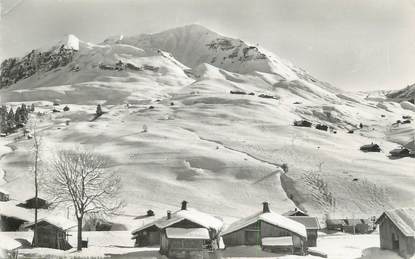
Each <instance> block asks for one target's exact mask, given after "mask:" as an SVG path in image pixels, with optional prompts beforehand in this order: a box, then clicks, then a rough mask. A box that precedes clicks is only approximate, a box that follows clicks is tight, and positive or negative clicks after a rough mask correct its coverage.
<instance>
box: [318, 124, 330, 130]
mask: <svg viewBox="0 0 415 259" xmlns="http://www.w3.org/2000/svg"><path fill="white" fill-rule="evenodd" d="M316 129H318V130H323V131H327V130H328V129H329V127H328V126H327V125H323V124H317V125H316Z"/></svg>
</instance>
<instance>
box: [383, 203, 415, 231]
mask: <svg viewBox="0 0 415 259" xmlns="http://www.w3.org/2000/svg"><path fill="white" fill-rule="evenodd" d="M384 217H388V218H389V219H390V220H391V221H392V222H393V224H395V226H396V227H397V228H398V229H399V230H400V231H401V232H402V234H404V235H405V236H407V237H414V236H415V208H401V209H393V210H387V211H385V212H383V214H382V215H381V216H380V217H379V219H378V220H377V221H376V224H379V223H380V222H381V221H382V220H383V219H384Z"/></svg>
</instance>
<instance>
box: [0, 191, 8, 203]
mask: <svg viewBox="0 0 415 259" xmlns="http://www.w3.org/2000/svg"><path fill="white" fill-rule="evenodd" d="M9 200H10V194H9V192H8V191H6V190H4V189H1V188H0V201H9Z"/></svg>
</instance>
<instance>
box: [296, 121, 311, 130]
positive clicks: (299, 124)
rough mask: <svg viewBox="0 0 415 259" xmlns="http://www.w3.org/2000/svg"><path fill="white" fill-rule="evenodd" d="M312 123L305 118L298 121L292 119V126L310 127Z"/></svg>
mask: <svg viewBox="0 0 415 259" xmlns="http://www.w3.org/2000/svg"><path fill="white" fill-rule="evenodd" d="M311 125H312V123H311V122H309V121H307V120H298V121H294V126H296V127H307V128H311Z"/></svg>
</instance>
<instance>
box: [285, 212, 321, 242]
mask: <svg viewBox="0 0 415 259" xmlns="http://www.w3.org/2000/svg"><path fill="white" fill-rule="evenodd" d="M288 218H289V219H292V220H294V221H297V222H298V223H301V224H303V225H304V226H305V228H306V230H307V247H316V246H317V238H318V231H319V230H320V229H321V228H320V223H319V222H318V219H317V218H316V217H310V216H290V217H288Z"/></svg>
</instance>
